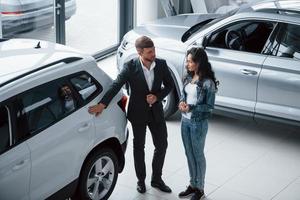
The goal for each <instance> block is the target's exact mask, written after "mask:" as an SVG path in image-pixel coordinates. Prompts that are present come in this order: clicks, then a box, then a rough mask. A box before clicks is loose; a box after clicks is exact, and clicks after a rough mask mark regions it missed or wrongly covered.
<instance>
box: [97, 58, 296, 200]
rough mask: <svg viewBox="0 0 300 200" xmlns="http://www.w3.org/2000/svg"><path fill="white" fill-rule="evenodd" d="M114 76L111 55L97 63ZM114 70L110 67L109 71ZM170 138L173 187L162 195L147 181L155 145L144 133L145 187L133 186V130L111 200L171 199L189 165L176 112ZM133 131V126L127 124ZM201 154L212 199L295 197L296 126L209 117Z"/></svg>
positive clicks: (168, 178) (168, 177)
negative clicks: (145, 138) (141, 191)
mask: <svg viewBox="0 0 300 200" xmlns="http://www.w3.org/2000/svg"><path fill="white" fill-rule="evenodd" d="M99 65H100V66H101V68H102V69H104V70H105V71H106V70H108V71H107V72H108V73H110V74H111V76H112V77H113V78H114V77H115V76H116V73H117V72H116V70H115V68H114V66H115V58H114V57H112V58H108V59H106V60H104V61H101V62H100V63H99ZM111 70H112V71H111ZM167 126H168V134H169V135H168V142H169V147H168V150H167V155H166V160H165V165H164V171H163V179H164V180H165V182H166V183H167V184H168V185H169V186H170V187H171V188H172V189H173V192H172V193H171V194H165V193H162V192H160V191H158V190H157V189H154V188H152V187H151V186H150V177H151V161H152V155H153V149H154V148H153V144H152V139H151V135H150V132H149V131H148V132H147V141H146V147H145V153H146V165H147V179H146V185H147V192H146V194H143V195H141V194H139V193H138V192H137V191H136V189H135V187H136V177H135V172H134V164H133V155H132V151H133V150H132V134H130V137H129V144H128V149H127V153H126V166H125V169H124V171H123V173H121V174H119V178H118V182H117V185H116V188H115V190H114V192H113V194H112V196H111V197H110V199H111V200H144V199H145V200H173V199H178V197H177V195H178V193H179V192H180V191H181V190H183V189H185V187H186V185H187V184H188V180H189V177H188V169H187V162H186V158H185V154H184V149H183V145H182V141H181V135H180V115H179V114H178V113H177V115H175V116H174V117H173V118H172V119H171V120H169V121H168V122H167ZM130 130H131V129H130ZM205 154H206V159H207V173H206V179H205V180H206V185H205V193H206V199H210V200H259V199H260V200H269V199H274V200H299V199H300V129H299V128H298V129H297V128H294V127H290V126H282V125H280V124H275V123H273V124H256V123H254V122H251V121H240V120H236V119H231V118H226V117H221V116H213V117H212V119H211V120H210V122H209V130H208V135H207V140H206V147H205Z"/></svg>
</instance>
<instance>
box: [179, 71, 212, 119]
mask: <svg viewBox="0 0 300 200" xmlns="http://www.w3.org/2000/svg"><path fill="white" fill-rule="evenodd" d="M191 81H192V77H191V76H187V77H186V78H185V80H184V82H183V90H182V94H181V98H180V102H181V101H183V102H186V97H187V94H186V92H185V87H186V85H187V84H189V83H190V82H191ZM196 84H197V102H196V104H195V105H190V104H189V105H188V106H189V112H192V115H191V120H192V121H195V122H198V121H201V120H203V119H207V118H209V117H210V115H211V112H212V109H213V108H214V105H215V96H216V87H215V84H214V82H213V81H212V80H211V79H204V80H201V81H197V82H196Z"/></svg>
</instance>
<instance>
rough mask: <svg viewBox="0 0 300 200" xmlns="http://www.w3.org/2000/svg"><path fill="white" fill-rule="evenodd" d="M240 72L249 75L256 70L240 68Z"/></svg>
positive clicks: (253, 73) (254, 73) (255, 72)
mask: <svg viewBox="0 0 300 200" xmlns="http://www.w3.org/2000/svg"><path fill="white" fill-rule="evenodd" d="M241 72H242V73H243V74H245V75H251V76H253V75H256V74H257V71H254V70H249V69H241Z"/></svg>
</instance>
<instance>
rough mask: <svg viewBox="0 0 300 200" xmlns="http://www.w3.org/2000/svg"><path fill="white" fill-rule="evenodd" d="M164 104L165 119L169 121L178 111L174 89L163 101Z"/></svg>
mask: <svg viewBox="0 0 300 200" xmlns="http://www.w3.org/2000/svg"><path fill="white" fill-rule="evenodd" d="M162 103H163V109H164V116H165V119H168V118H169V117H171V116H172V115H173V114H174V113H175V111H176V110H177V98H176V94H175V90H174V89H173V90H172V91H171V92H170V93H169V94H168V96H166V97H165V98H164V99H163V102H162Z"/></svg>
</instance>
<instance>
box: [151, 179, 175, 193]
mask: <svg viewBox="0 0 300 200" xmlns="http://www.w3.org/2000/svg"><path fill="white" fill-rule="evenodd" d="M151 186H152V187H155V188H157V189H159V190H161V191H162V192H167V193H171V192H172V190H171V188H170V187H169V186H167V185H166V184H165V183H164V181H163V180H160V181H151Z"/></svg>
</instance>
